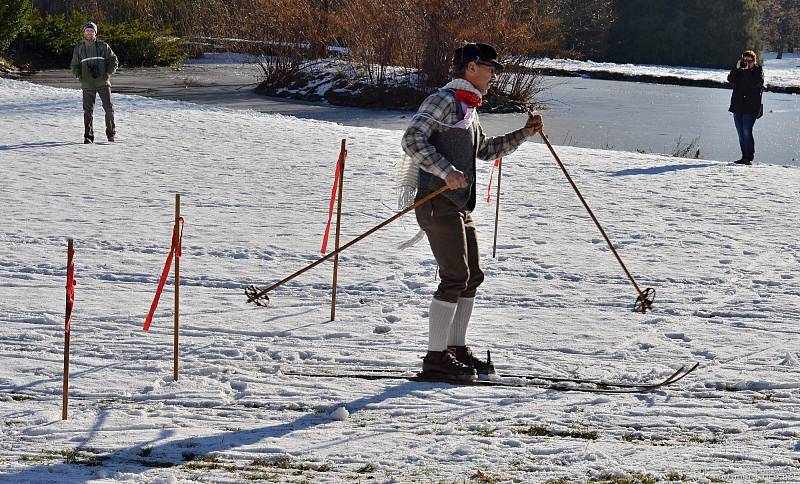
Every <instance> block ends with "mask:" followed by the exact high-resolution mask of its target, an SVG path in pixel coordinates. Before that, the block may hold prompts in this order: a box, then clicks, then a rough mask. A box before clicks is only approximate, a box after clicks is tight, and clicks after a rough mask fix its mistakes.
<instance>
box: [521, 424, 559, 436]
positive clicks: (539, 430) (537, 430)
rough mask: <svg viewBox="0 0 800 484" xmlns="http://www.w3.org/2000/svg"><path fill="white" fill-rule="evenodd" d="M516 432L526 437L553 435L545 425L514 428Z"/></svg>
mask: <svg viewBox="0 0 800 484" xmlns="http://www.w3.org/2000/svg"><path fill="white" fill-rule="evenodd" d="M514 433H516V434H522V435H527V436H528V437H554V436H555V434H553V432H552V431H551V430H550V429H549V428H547V426H546V425H531V426H529V427H528V428H524V429H517V430H514Z"/></svg>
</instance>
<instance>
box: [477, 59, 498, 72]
mask: <svg viewBox="0 0 800 484" xmlns="http://www.w3.org/2000/svg"><path fill="white" fill-rule="evenodd" d="M475 63H476V64H478V65H479V66H484V67H488V68H489V69H491V70H492V74H497V66H495V65H494V64H490V63H488V62H481V61H477V60H476V61H475Z"/></svg>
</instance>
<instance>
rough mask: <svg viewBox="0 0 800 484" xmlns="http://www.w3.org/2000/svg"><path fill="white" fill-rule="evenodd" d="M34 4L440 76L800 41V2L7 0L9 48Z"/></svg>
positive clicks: (700, 55)
mask: <svg viewBox="0 0 800 484" xmlns="http://www.w3.org/2000/svg"><path fill="white" fill-rule="evenodd" d="M15 5H16V7H15ZM26 9H27V10H31V9H35V10H36V11H37V12H38V13H39V14H40V15H41V16H43V17H44V18H46V17H47V16H48V15H49V16H60V17H62V18H65V19H69V18H71V16H72V14H73V12H78V14H79V16H80V17H86V18H91V19H93V20H94V21H96V22H98V23H99V24H100V25H101V29H100V33H101V35H100V36H101V37H102V36H103V28H102V25H103V24H112V25H114V24H120V23H128V24H131V23H132V22H134V21H137V22H138V24H137V25H139V26H140V28H142V29H144V30H147V31H152V32H164V31H170V32H173V33H174V34H175V35H177V36H182V37H192V36H206V37H226V38H232V37H233V38H242V39H250V40H265V41H272V42H285V43H290V44H293V45H297V44H300V43H302V44H305V45H310V46H311V49H310V51H306V52H305V53H303V54H302V55H312V56H313V55H317V56H319V55H325V54H326V52H327V49H326V47H327V46H330V45H335V46H340V47H346V48H347V49H349V52H351V54H352V55H355V56H357V58H358V59H359V61H361V62H365V63H367V62H369V63H374V64H378V65H382V66H389V65H399V66H406V67H409V68H417V69H421V70H422V71H423V72H424V73H425V74H426V75H427V76H428V77H430V81H431V82H432V84H435V83H436V82H438V81H440V80H441V79H442V77H443V76H444V75H446V72H444V71H443V70H442V69H441V68H440V67H437V66H439V65H441V64H445V65H446V64H447V56H448V54H449V53H450V52H452V49H453V48H454V47H455V46H457V45H458V44H459V43H461V42H463V41H465V40H470V41H485V42H492V43H495V44H497V45H498V46H499V47H501V49H502V51H503V52H505V53H510V54H513V55H517V56H545V55H546V56H551V57H571V58H578V59H592V60H598V61H604V60H609V61H615V62H635V63H648V64H672V65H693V66H703V67H723V66H724V67H727V66H730V65H731V63H732V62H734V61H735V58H736V56H737V55H738V54H739V53H741V51H743V50H759V49H761V48H767V49H772V50H779V51H792V50H793V49H795V48H796V47H797V45H798V42H800V0H703V1H698V0H647V1H643V0H8V1H6V2H2V3H0V49H3V50H5V49H6V48H7V47H8V45H9V44H10V43H11V41H12V40H13V39H14V38H15V37H16V34H17V33H18V32H19V31H21V30H23V27H24V26H20V23H23V24H24V18H23V19H22V20H20V17H19V15H18V14H17V13H18V11H20V10H23V11H25V10H26ZM25 18H28V17H25ZM30 18H33V17H30Z"/></svg>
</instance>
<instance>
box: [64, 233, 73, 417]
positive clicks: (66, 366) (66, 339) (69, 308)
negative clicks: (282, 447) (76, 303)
mask: <svg viewBox="0 0 800 484" xmlns="http://www.w3.org/2000/svg"><path fill="white" fill-rule="evenodd" d="M72 256H73V242H72V239H68V240H67V274H69V272H70V267H72ZM71 282H72V281H70V280H69V276H67V296H66V310H65V312H64V384H63V395H62V399H61V420H66V419H67V406H68V404H69V333H70V332H69V330H68V329H67V324H68V323H69V319H70V316H71V313H72V305H71V304H70V300H69V291H70V287H69V284H70V283H71Z"/></svg>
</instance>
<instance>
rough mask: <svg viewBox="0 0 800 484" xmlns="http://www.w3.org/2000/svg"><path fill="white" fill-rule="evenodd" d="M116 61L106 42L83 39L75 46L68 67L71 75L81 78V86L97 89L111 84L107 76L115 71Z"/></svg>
mask: <svg viewBox="0 0 800 484" xmlns="http://www.w3.org/2000/svg"><path fill="white" fill-rule="evenodd" d="M118 63H119V61H118V60H117V56H116V54H114V51H113V50H111V47H109V46H108V44H106V43H105V42H103V41H102V40H96V41H94V42H89V41H86V40H84V41H82V42H81V43H80V44H78V45H76V46H75V50H74V51H73V52H72V62H71V63H70V68H71V69H72V75H74V76H75V77H77V78H78V79H80V80H81V88H83V89H99V88H101V87H105V86H110V85H111V81H110V79H109V77H110V76H111V74H113V73H114V72H116V70H117V65H118Z"/></svg>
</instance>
